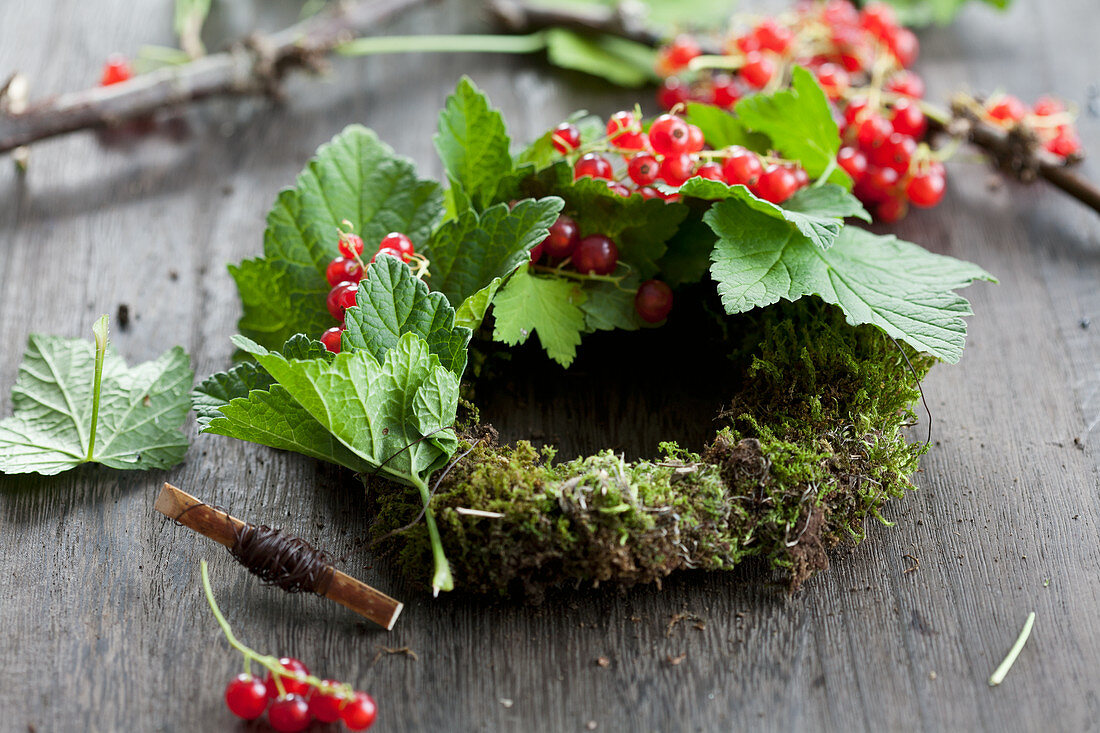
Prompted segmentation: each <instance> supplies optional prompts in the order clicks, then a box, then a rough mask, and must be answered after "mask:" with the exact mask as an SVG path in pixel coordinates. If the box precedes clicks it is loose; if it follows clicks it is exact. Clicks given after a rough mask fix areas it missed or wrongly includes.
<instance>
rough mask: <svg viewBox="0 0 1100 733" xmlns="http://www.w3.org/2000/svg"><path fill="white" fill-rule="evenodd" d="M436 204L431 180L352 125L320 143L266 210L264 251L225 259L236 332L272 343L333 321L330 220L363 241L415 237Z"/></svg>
mask: <svg viewBox="0 0 1100 733" xmlns="http://www.w3.org/2000/svg"><path fill="white" fill-rule="evenodd" d="M442 212H443V207H442V192H441V190H440V187H439V185H438V184H437V183H435V182H433V181H424V180H420V179H418V178H417V177H416V171H415V168H414V167H413V164H412V162H411V161H409V160H407V159H405V158H401V157H398V156H396V155H394V152H393V150H392V149H391V148H390V147H389V146H387V145H385V144H384V143H382V142H381V141H379V139H378V137H377V136H376V135H375V134H374V133H373V132H371V131H370V130H368V129H366V128H365V127H361V126H358V125H352V126H350V127H348V128H347V129H345V130H344V131H343V132H342V133H340V134H339V135H337V136H336V137H335V138H333V140H332V141H331V142H329V143H327V144H325V145H322V146H321V147H320V149H318V151H317V155H316V156H315V157H314V158H313V160H311V161H310V163H309V165H308V166H306V168H305V170H304V171H302V173H301V175H299V177H298V180H297V182H296V184H295V187H294V188H292V189H287V190H284V191H283V192H281V193H280V194H279V198H278V200H277V201H276V203H275V206H274V208H273V209H272V210H271V212H270V213H269V214H268V219H267V230H266V232H265V233H264V256H263V257H261V258H257V259H252V260H245V261H244V262H242V263H241V264H240V265H238V266H236V267H234V266H230V268H229V272H230V274H231V275H232V276H233V279H234V280H235V281H236V283H237V290H238V291H239V292H240V296H241V302H242V304H243V306H244V314H243V316H242V317H241V320H240V323H239V330H240V332H241V333H242V334H244V335H246V336H248V337H250V338H252V339H255V340H256V341H257V343H260V344H262V345H263V346H265V347H266V348H278V347H280V346H281V345H282V344H283V343H285V342H286V340H287V339H289V338H290V337H291V336H293V335H294V334H297V333H308V334H318V335H319V334H320V333H322V332H323V331H324V330H325V329H327V328H328V327H329V326H331V325H332V316H331V315H330V314H329V313H328V309H327V308H326V306H325V297H326V295H327V294H328V291H329V289H330V286H329V284H328V281H327V280H326V279H325V268H326V267H327V265H328V263H329V262H330V261H331V260H332V259H333V258H334V257H336V255H337V254H338V253H339V251H338V249H337V231H336V230H337V228H338V227H340V226H341V222H342V221H343V220H345V219H346V220H348V221H350V222H351V224H352V225H353V227H354V229H355V231H356V232H357V233H358V234H359V235H360V236H362V237H363V239H364V241H366V242H378V241H381V239H382V237H384V236H385V235H386V234H388V233H389V232H393V231H399V232H403V233H405V234H406V235H408V236H409V238H410V239H412V241H413V242H414V243H415V244H417V245H418V246H419V245H422V244H423V243H424V242H425V241H426V240H427V239H428V236H429V235H430V233H431V231H432V229H433V227H434V226H435V223H436V222H437V221H438V220H439V218H440V216H441V214H442Z"/></svg>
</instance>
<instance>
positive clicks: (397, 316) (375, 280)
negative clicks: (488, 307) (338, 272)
mask: <svg viewBox="0 0 1100 733" xmlns="http://www.w3.org/2000/svg"><path fill="white" fill-rule="evenodd" d="M344 326H345V329H344V339H343V349H342V350H352V351H359V350H365V351H368V352H370V354H371V355H372V356H374V358H375V360H376V361H378V362H380V363H381V362H382V361H384V360H385V358H386V354H387V353H388V352H389V351H390V350H391V349H393V348H395V347H396V346H397V343H398V341H399V340H400V338H401V337H402V336H403V335H405V334H406V333H415V334H416V335H417V336H419V337H420V338H422V339H424V341H425V342H426V343H427V344H428V349H429V351H431V353H432V354H434V355H435V356H436V357H438V358H439V361H440V363H441V364H442V365H443V366H444V367H445V368H447V369H449V370H450V371H452V372H454V375H455V376H456V377H459V378H461V377H462V372H463V371H465V370H466V347H467V346H468V345H469V343H470V336H471V335H472V334H471V331H470V329H468V328H464V327H462V326H456V325H455V310H454V308H452V307H451V304H450V303H448V302H447V298H446V297H444V295H443V294H442V293H432V292H429V291H428V286H427V285H425V284H424V282H423V281H422V280H420V279H418V278H416V277H415V276H413V274H412V272H411V271H410V270H409V266H408V265H407V264H405V263H404V262H402V261H401V260H400V259H398V258H397V257H390V256H389V255H383V256H381V257H379V258H378V259H376V260H375V261H374V262H373V263H371V264H370V265H369V266H368V267H367V272H366V275H365V277H364V278H363V280H362V281H361V282H360V284H359V293H358V296H357V299H356V304H355V305H354V306H352V307H351V308H348V309H347V313H346V314H345V318H344Z"/></svg>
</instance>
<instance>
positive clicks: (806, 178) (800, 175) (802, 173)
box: [790, 165, 810, 188]
mask: <svg viewBox="0 0 1100 733" xmlns="http://www.w3.org/2000/svg"><path fill="white" fill-rule="evenodd" d="M790 168H791V173H794V182H795V183H796V184H798V187H799V188H805V187H806V186H809V185H810V174H809V173H807V172H806V169H805V168H803V167H802V166H800V165H793V166H791V167H790Z"/></svg>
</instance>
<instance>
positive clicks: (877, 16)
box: [859, 1, 898, 38]
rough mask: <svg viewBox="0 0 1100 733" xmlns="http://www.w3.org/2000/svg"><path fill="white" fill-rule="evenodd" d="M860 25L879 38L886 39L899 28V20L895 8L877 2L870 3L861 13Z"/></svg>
mask: <svg viewBox="0 0 1100 733" xmlns="http://www.w3.org/2000/svg"><path fill="white" fill-rule="evenodd" d="M859 24H860V25H861V26H862V27H864V28H866V29H867V30H868V31H870V32H871V33H873V34H874V35H876V36H878V37H879V38H886V37H887V36H889V35H890V32H891V31H893V30H894V29H895V28H896V27H897V24H898V19H897V16H896V15H895V14H894V9H893V8H891V7H890V6H889V5H887V4H886V3H884V2H878V1H876V2H871V3H868V4H867V5H866V6H865V7H864V8H863V10H862V12H860V14H859Z"/></svg>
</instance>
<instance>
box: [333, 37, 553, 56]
mask: <svg viewBox="0 0 1100 733" xmlns="http://www.w3.org/2000/svg"><path fill="white" fill-rule="evenodd" d="M545 48H546V32H545V31H536V32H535V33H530V34H527V35H523V36H500V35H478V34H469V35H419V36H369V37H366V38H356V39H355V40H354V41H348V42H347V43H345V44H342V45H340V46H337V47H336V53H338V54H340V55H341V56H374V55H378V54H388V53H520V54H523V53H538V52H539V51H542V50H544V49H545Z"/></svg>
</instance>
